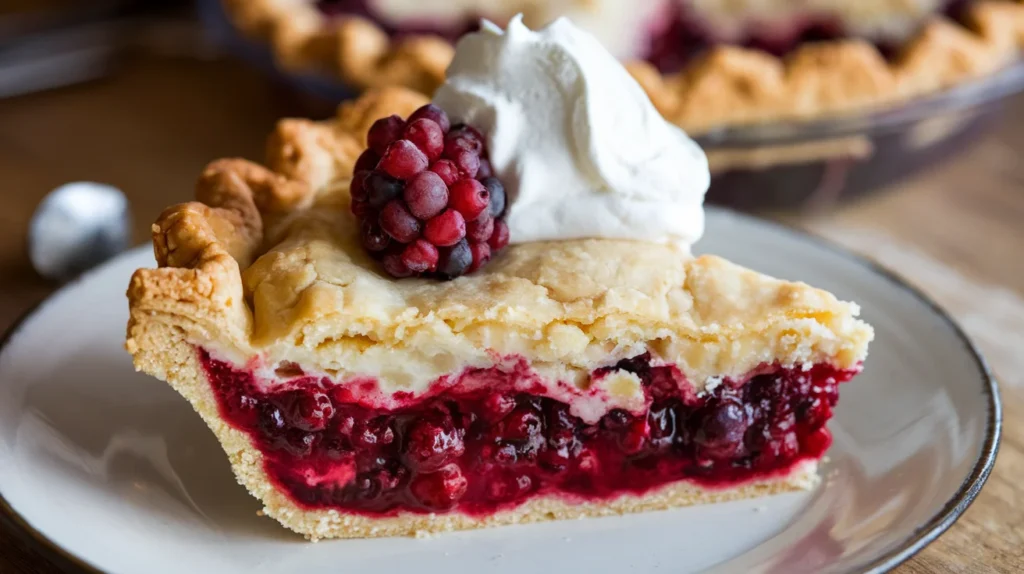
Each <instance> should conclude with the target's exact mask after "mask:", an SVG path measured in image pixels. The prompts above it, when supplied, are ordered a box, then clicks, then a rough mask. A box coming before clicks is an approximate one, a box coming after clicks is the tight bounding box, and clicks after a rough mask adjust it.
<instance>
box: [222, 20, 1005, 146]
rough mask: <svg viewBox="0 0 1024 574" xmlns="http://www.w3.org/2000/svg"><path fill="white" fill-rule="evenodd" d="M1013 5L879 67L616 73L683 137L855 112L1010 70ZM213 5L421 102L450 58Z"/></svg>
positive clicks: (345, 75)
mask: <svg viewBox="0 0 1024 574" xmlns="http://www.w3.org/2000/svg"><path fill="white" fill-rule="evenodd" d="M1022 1H1024V0H985V1H979V2H975V3H974V4H972V5H971V6H969V7H968V9H967V11H966V14H965V18H964V25H961V24H959V23H955V22H953V21H951V20H949V19H947V18H945V17H942V16H934V17H932V18H930V19H927V20H926V21H925V23H924V24H923V25H922V26H921V27H920V29H919V30H918V31H917V33H916V34H915V35H913V37H912V38H911V39H910V40H908V41H907V42H906V43H905V44H904V46H903V47H902V49H901V50H900V51H899V53H898V54H897V55H896V56H894V57H893V58H891V59H886V58H885V57H884V56H883V55H882V54H881V53H880V52H879V50H878V49H877V48H876V47H875V46H874V45H873V44H871V43H870V42H868V41H866V40H862V39H856V38H853V39H842V40H835V41H827V42H815V43H808V44H804V45H802V46H800V47H799V48H798V49H796V50H795V51H794V52H793V53H791V54H789V55H787V56H786V57H783V58H780V57H776V56H773V55H771V54H768V53H765V52H761V51H758V50H753V49H746V48H740V47H735V46H727V45H723V46H719V47H716V48H713V49H711V50H709V51H708V52H707V53H706V54H705V55H703V56H702V57H700V58H698V59H696V60H694V61H693V62H691V63H689V64H688V65H687V66H686V67H685V68H684V69H683V70H681V71H680V72H678V73H674V74H667V75H663V74H661V73H659V72H658V71H657V70H656V69H654V68H653V67H652V66H650V65H649V64H647V63H645V62H634V63H631V64H629V65H628V67H629V69H630V71H631V73H632V74H633V76H634V77H635V78H636V79H637V80H638V81H639V82H640V84H641V85H642V86H643V87H644V88H645V89H646V90H647V92H648V94H649V95H650V97H651V100H652V101H653V102H654V104H655V106H657V108H658V109H659V111H661V113H662V114H663V115H664V116H665V117H666V118H667V119H668V120H670V121H672V122H674V123H676V124H677V125H679V126H680V127H682V128H684V129H685V130H686V131H687V132H689V133H690V134H691V135H696V134H702V133H704V132H707V131H709V130H712V129H714V128H719V127H724V126H735V125H743V124H752V123H763V122H770V121H777V120H805V119H811V118H820V117H823V116H830V115H838V114H845V113H851V112H858V111H864V110H868V109H874V108H881V107H885V106H891V105H894V104H898V103H900V102H905V101H907V100H910V99H914V98H918V97H921V96H924V95H928V94H933V93H935V92H938V91H940V90H943V89H946V88H949V87H951V86H955V85H957V84H961V83H964V82H967V81H970V80H972V79H975V78H978V77H981V76H985V75H988V74H991V73H993V72H995V71H997V70H999V69H1001V68H1003V67H1005V66H1006V65H1007V64H1009V63H1010V62H1013V61H1015V60H1016V58H1017V51H1018V49H1019V48H1020V46H1021V45H1022V42H1024V3H1022ZM223 2H224V5H225V7H226V8H227V10H228V13H229V14H230V15H231V16H232V18H233V19H234V21H235V22H236V24H237V25H238V26H239V28H240V29H241V30H243V31H244V32H246V33H247V34H250V35H252V36H254V37H257V38H261V39H263V40H266V41H267V42H269V43H270V44H271V46H272V48H273V50H274V53H275V54H276V56H277V58H278V61H279V63H280V64H281V65H282V66H283V67H285V68H286V69H292V70H300V71H308V70H318V71H321V72H326V73H332V74H336V75H338V76H339V77H340V78H341V79H342V80H344V81H345V82H347V83H349V84H351V85H353V86H354V87H357V88H367V87H380V86H385V85H402V86H407V87H411V88H413V89H416V90H419V91H421V92H423V93H426V94H431V93H433V91H434V89H436V88H437V86H439V85H440V84H441V82H442V81H443V80H444V72H445V69H446V68H447V66H448V63H449V62H450V61H451V58H452V55H453V53H454V51H453V48H452V46H451V45H450V44H449V43H448V42H446V41H445V40H444V39H442V38H439V37H434V36H422V35H419V36H402V37H399V38H396V39H391V38H390V37H388V35H387V34H386V33H385V32H384V30H382V29H381V28H380V27H379V26H378V25H377V24H375V23H374V22H372V21H370V20H366V19H364V18H360V17H333V18H328V17H326V16H324V15H323V14H322V13H321V12H320V11H319V10H318V9H317V8H316V7H315V6H314V5H313V3H312V2H309V1H308V0H223ZM884 2H889V3H891V5H890V6H888V7H887V6H886V5H885V4H884ZM848 4H850V5H854V4H855V2H854V1H853V0H850V2H848ZM856 4H857V5H858V8H857V9H856V10H851V13H852V14H861V13H863V12H865V10H866V8H870V12H871V13H878V12H886V11H889V12H890V13H893V14H900V15H902V14H903V12H904V11H905V5H906V4H907V3H906V2H905V1H904V0H875V1H873V2H870V3H865V2H856ZM861 4H863V5H864V6H860V5H861Z"/></svg>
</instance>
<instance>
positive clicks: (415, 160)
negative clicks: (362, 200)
mask: <svg viewBox="0 0 1024 574" xmlns="http://www.w3.org/2000/svg"><path fill="white" fill-rule="evenodd" d="M429 164H430V162H429V161H427V156H426V154H424V153H423V152H422V151H420V148H418V147H416V145H415V144H413V143H412V142H411V141H409V140H397V141H395V142H392V144H391V145H389V146H388V149H387V150H386V151H385V152H384V155H383V156H382V157H381V158H380V163H379V164H377V167H378V168H379V169H382V170H384V173H386V174H388V175H390V176H391V177H395V178H398V179H409V178H410V177H412V176H414V175H416V174H417V173H419V172H421V171H423V170H425V169H427V165H429Z"/></svg>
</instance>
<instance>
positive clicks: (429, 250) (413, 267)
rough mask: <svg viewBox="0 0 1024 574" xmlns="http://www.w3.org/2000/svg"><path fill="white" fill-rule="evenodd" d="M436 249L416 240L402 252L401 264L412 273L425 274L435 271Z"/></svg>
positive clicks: (420, 240)
mask: <svg viewBox="0 0 1024 574" xmlns="http://www.w3.org/2000/svg"><path fill="white" fill-rule="evenodd" d="M437 259H438V253H437V247H434V246H433V244H431V243H429V242H427V241H424V240H423V239H417V240H415V241H413V242H412V243H410V244H409V245H408V246H406V248H405V250H404V251H402V263H404V264H405V266H406V267H408V268H409V270H410V271H412V272H413V273H426V272H428V271H433V270H435V269H437Z"/></svg>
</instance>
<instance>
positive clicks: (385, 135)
mask: <svg viewBox="0 0 1024 574" xmlns="http://www.w3.org/2000/svg"><path fill="white" fill-rule="evenodd" d="M404 130H405V121H404V120H403V119H402V118H400V117H398V116H395V115H392V116H388V117H386V118H381V119H379V120H377V121H375V122H373V125H372V126H370V131H369V132H367V134H366V143H367V145H369V146H370V149H371V150H373V151H374V152H375V153H376V154H377V155H378V156H382V155H384V151H385V150H387V148H388V146H389V145H391V142H393V141H395V140H397V139H398V138H400V137H402V131H404Z"/></svg>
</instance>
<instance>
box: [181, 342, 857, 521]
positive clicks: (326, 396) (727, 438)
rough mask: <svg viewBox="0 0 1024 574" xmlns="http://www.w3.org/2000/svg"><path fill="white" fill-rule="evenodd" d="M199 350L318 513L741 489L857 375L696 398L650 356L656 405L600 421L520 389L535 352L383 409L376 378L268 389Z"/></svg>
mask: <svg viewBox="0 0 1024 574" xmlns="http://www.w3.org/2000/svg"><path fill="white" fill-rule="evenodd" d="M199 354H200V358H201V360H202V363H203V365H204V367H205V370H206V373H207V376H208V378H209V380H210V383H211V385H212V387H213V390H214V394H215V396H216V397H217V400H218V403H219V406H220V411H221V414H222V416H223V417H224V418H225V419H226V420H227V421H228V422H229V423H230V424H232V425H233V426H234V427H236V428H238V429H240V430H243V431H245V432H246V433H247V434H248V435H249V437H250V438H251V440H252V442H253V444H254V445H255V446H256V447H257V448H258V449H259V450H260V451H261V452H262V453H263V455H264V466H265V469H266V471H267V474H268V475H269V476H270V478H271V479H272V480H273V481H274V482H275V483H276V484H277V485H278V487H279V488H281V489H282V490H283V491H284V492H286V493H287V494H288V495H289V496H290V497H292V498H293V499H294V500H295V501H296V502H297V503H299V504H301V505H303V506H305V507H308V508H336V509H339V510H343V511H346V512H354V513H359V514H366V515H392V514H394V513H396V512H399V511H408V512H434V511H442V510H451V509H454V510H455V511H457V512H462V513H466V514H470V515H476V516H486V515H489V514H492V513H494V512H495V511H498V510H502V509H507V508H511V507H513V506H516V505H518V504H521V503H522V502H524V501H526V500H529V499H531V498H533V497H536V496H540V495H551V496H561V497H565V498H567V499H569V500H576V501H581V500H603V499H608V498H611V497H615V496H617V495H620V494H624V493H635V494H638V493H644V492H647V491H649V490H652V489H655V488H658V487H661V486H665V485H667V484H670V483H673V482H677V481H680V480H689V481H693V482H697V483H699V484H702V485H705V486H709V487H728V486H731V485H735V484H738V483H742V482H744V481H749V480H752V479H757V478H764V477H770V476H777V475H780V474H783V473H785V472H787V471H788V470H789V469H791V468H792V467H793V466H794V465H795V464H796V463H798V462H799V461H802V460H806V459H818V458H820V456H821V455H822V454H823V453H824V451H825V450H826V449H827V448H828V446H829V445H830V443H831V435H830V434H829V432H828V430H827V429H826V428H825V423H826V422H827V421H828V419H829V418H830V417H831V416H832V407H833V406H834V405H835V403H836V400H837V399H838V389H837V387H838V385H839V383H842V382H845V381H847V380H849V379H850V378H851V377H852V376H853V375H854V374H855V373H856V370H838V369H835V368H833V367H830V366H828V365H817V366H814V367H813V368H811V369H809V370H802V369H800V368H790V369H782V368H778V367H771V366H766V367H763V368H759V369H757V370H756V373H758V374H756V375H754V376H753V377H751V378H750V379H749V380H748V381H746V382H744V383H740V382H737V381H729V380H727V381H724V382H723V383H722V384H720V385H718V386H717V387H716V388H715V389H714V390H713V391H712V392H710V393H708V394H705V395H704V396H697V395H696V393H694V392H693V389H692V387H691V386H690V385H689V384H688V383H686V382H685V380H681V377H680V375H679V371H678V370H677V369H675V368H674V367H671V366H654V365H652V364H651V362H650V358H649V356H647V355H642V356H639V357H635V358H633V359H629V360H626V361H621V362H620V363H619V364H618V365H616V367H615V368H617V369H623V370H626V371H630V372H632V373H634V374H636V375H637V376H638V377H639V378H640V380H641V381H642V384H643V387H644V392H645V394H646V395H647V397H648V398H649V401H648V404H649V405H650V406H649V407H648V409H647V410H646V412H644V413H643V414H633V413H629V412H626V411H623V410H619V409H616V410H612V411H609V412H608V413H607V414H605V415H604V416H603V417H602V418H601V419H600V421H599V422H597V423H596V424H587V423H586V422H584V421H583V420H582V419H580V418H578V417H576V416H574V415H573V414H572V413H571V412H570V409H569V407H568V405H566V404H565V403H562V402H559V401H558V400H555V399H553V398H550V397H546V396H539V395H537V394H531V393H527V392H522V389H523V388H524V387H523V386H522V385H520V386H517V385H516V383H517V381H521V379H523V378H525V379H527V380H536V379H535V375H534V374H533V373H532V371H530V370H529V368H528V367H526V366H525V362H521V363H520V368H518V369H516V370H514V371H513V372H511V373H510V372H508V369H507V368H506V369H498V368H491V369H476V370H467V371H466V372H465V373H462V374H461V375H460V376H459V377H458V380H457V382H456V383H455V384H454V385H441V384H438V385H434V386H433V387H432V391H430V392H428V393H427V395H426V396H424V397H420V398H418V399H413V398H412V396H411V395H408V396H403V397H401V400H399V402H398V403H397V404H398V405H399V406H397V407H395V408H382V407H379V406H374V405H373V404H372V402H373V401H374V400H379V399H374V398H373V397H375V396H378V395H375V394H374V391H375V390H376V384H375V383H373V382H372V381H362V382H359V383H353V384H347V385H334V384H332V383H331V381H329V380H327V379H319V378H316V377H311V376H305V375H303V374H302V373H301V371H297V372H295V371H294V369H293V372H292V373H291V374H294V376H295V378H292V379H289V380H287V381H278V382H277V384H276V385H274V387H271V388H266V387H265V385H261V384H258V383H257V381H256V379H255V377H254V375H253V374H252V372H251V371H248V370H242V369H236V368H234V367H232V366H231V365H230V364H228V363H224V362H221V361H218V360H216V359H213V358H212V357H210V355H209V354H208V353H207V352H205V351H202V350H200V351H199ZM610 370H611V369H601V370H599V371H597V372H595V373H594V376H595V377H600V376H601V375H602V374H603V372H604V371H610ZM530 377H534V378H533V379H530ZM446 379H450V377H449V378H446ZM481 380H485V381H487V383H488V384H487V386H485V387H481V386H480V385H479V384H473V383H474V382H476V383H479V381H481ZM517 388H518V389H520V390H519V391H517V390H515V389H517Z"/></svg>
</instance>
